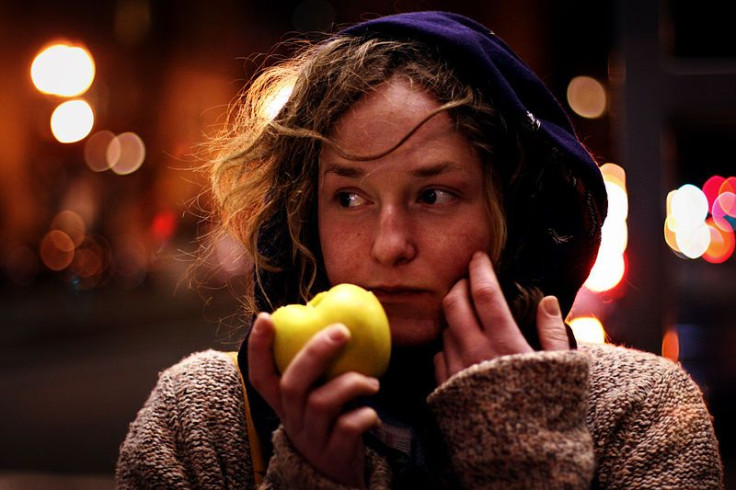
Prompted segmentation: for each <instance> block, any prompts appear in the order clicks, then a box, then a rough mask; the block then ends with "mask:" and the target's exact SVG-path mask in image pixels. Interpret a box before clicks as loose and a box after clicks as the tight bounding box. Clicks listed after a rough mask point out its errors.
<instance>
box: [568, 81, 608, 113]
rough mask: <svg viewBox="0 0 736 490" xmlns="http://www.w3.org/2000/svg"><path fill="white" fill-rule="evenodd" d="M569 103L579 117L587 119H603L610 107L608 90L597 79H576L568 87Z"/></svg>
mask: <svg viewBox="0 0 736 490" xmlns="http://www.w3.org/2000/svg"><path fill="white" fill-rule="evenodd" d="M567 103H568V104H569V105H570V108H571V109H572V110H573V112H575V113H576V114H577V115H579V116H582V117H585V118H587V119H595V118H598V117H601V116H602V115H603V113H604V112H605V111H606V107H607V105H608V95H607V93H606V88H605V87H604V86H603V84H601V83H600V82H599V81H598V80H596V79H595V78H591V77H587V76H579V77H575V78H573V79H572V80H570V83H569V84H568V86H567Z"/></svg>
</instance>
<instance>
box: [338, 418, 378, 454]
mask: <svg viewBox="0 0 736 490" xmlns="http://www.w3.org/2000/svg"><path fill="white" fill-rule="evenodd" d="M380 426H381V419H380V418H379V417H378V413H376V411H375V410H374V409H372V408H371V407H360V408H356V409H355V410H351V411H349V412H346V413H344V414H343V415H341V416H340V418H339V419H338V420H337V422H336V423H335V430H334V431H333V432H332V436H331V437H330V441H329V443H328V446H329V448H330V451H333V453H334V454H352V453H354V452H355V451H356V450H359V449H360V448H362V444H363V434H364V433H366V432H368V431H369V430H371V429H375V428H378V427H380Z"/></svg>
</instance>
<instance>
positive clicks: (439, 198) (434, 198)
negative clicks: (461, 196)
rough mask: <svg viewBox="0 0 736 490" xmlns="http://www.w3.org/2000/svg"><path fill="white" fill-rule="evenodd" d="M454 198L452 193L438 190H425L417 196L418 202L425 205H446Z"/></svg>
mask: <svg viewBox="0 0 736 490" xmlns="http://www.w3.org/2000/svg"><path fill="white" fill-rule="evenodd" d="M454 198H455V196H454V195H453V194H452V193H450V192H447V191H443V190H440V189H427V190H424V191H422V193H421V194H420V195H419V200H420V201H422V202H424V203H426V204H447V203H449V202H450V201H452V200H453V199H454Z"/></svg>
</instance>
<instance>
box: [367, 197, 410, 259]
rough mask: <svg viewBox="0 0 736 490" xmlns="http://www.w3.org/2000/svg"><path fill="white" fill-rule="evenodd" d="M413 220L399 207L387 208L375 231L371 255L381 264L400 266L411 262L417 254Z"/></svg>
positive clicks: (383, 210)
mask: <svg viewBox="0 0 736 490" xmlns="http://www.w3.org/2000/svg"><path fill="white" fill-rule="evenodd" d="M413 231H414V230H413V227H412V226H411V218H410V217H409V216H408V215H407V212H406V211H405V210H402V209H399V206H385V207H383V208H382V209H381V210H380V212H379V216H378V222H377V224H376V228H375V230H374V231H373V246H372V249H371V254H372V256H373V258H374V259H376V260H377V261H378V262H380V263H381V264H385V265H400V264H404V263H407V262H410V261H411V260H412V259H413V258H414V257H415V256H416V253H417V248H416V237H415V236H414V232H413Z"/></svg>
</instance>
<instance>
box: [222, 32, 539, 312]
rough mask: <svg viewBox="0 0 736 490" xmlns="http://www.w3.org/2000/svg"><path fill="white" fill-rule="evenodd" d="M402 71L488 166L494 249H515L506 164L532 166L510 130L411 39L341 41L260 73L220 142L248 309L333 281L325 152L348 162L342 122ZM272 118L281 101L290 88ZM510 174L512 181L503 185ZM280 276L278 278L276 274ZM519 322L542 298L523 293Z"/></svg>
mask: <svg viewBox="0 0 736 490" xmlns="http://www.w3.org/2000/svg"><path fill="white" fill-rule="evenodd" d="M394 76H399V77H402V78H404V79H406V80H408V81H409V82H410V83H411V84H413V85H415V86H416V87H418V88H419V89H421V90H424V91H426V92H428V93H429V94H431V95H432V96H434V97H435V98H436V99H437V101H438V102H439V104H440V107H439V109H438V110H437V111H434V112H433V113H431V114H428V115H427V118H425V120H424V121H423V122H421V123H419V124H418V125H417V127H416V128H414V130H412V131H411V132H410V133H409V134H407V135H405V136H404V139H403V140H402V141H401V142H399V143H398V144H397V145H395V146H394V147H392V148H386V150H385V151H383V152H382V153H381V155H385V154H387V153H389V152H390V151H393V150H394V149H395V148H396V147H398V146H399V145H400V144H401V143H402V142H403V141H405V140H406V139H407V138H408V137H410V136H411V134H412V133H413V131H415V130H416V129H418V128H419V127H420V126H421V125H422V124H423V123H424V122H426V121H427V120H429V118H431V117H432V116H433V115H435V114H436V113H438V112H440V111H446V112H447V113H448V114H449V115H450V116H451V118H452V119H453V121H454V123H455V125H456V127H457V129H458V130H459V131H460V132H461V133H462V134H463V135H464V136H465V137H467V138H468V140H469V141H470V142H471V143H472V144H473V145H474V146H475V147H476V148H477V150H478V152H479V155H480V156H481V158H482V161H483V162H484V166H483V167H484V169H483V172H484V187H485V191H486V194H487V200H486V201H487V205H488V212H489V214H490V216H491V222H492V226H493V227H494V230H492V233H491V236H493V237H494V239H495V241H494V243H493V244H492V246H491V249H490V250H488V252H489V254H490V256H491V258H492V260H493V262H494V264H498V262H499V261H500V258H501V253H502V251H503V249H504V245H505V242H506V235H507V233H506V222H505V216H504V209H503V196H502V188H503V186H502V185H501V177H500V176H499V170H498V169H500V168H507V169H512V170H510V171H508V172H507V173H510V174H513V172H515V171H516V170H515V169H518V168H519V162H520V161H521V160H523V158H522V156H521V153H520V151H519V147H518V145H517V144H516V141H515V138H514V137H513V136H511V135H510V134H509V130H508V128H507V127H506V123H505V121H504V119H503V118H502V117H501V115H500V114H498V112H497V111H496V110H495V108H494V106H493V105H492V103H491V101H489V100H487V99H486V98H485V97H484V95H483V94H482V93H481V92H480V90H478V89H477V88H474V87H472V86H471V85H470V84H468V83H466V82H464V81H463V80H462V78H461V77H460V76H459V75H458V74H457V73H456V72H455V71H454V70H453V69H452V68H451V67H449V66H448V65H447V63H446V62H444V61H442V59H441V57H440V56H439V55H438V54H437V53H433V52H432V50H431V49H430V48H429V47H428V46H426V45H423V44H417V43H414V42H411V41H395V40H385V39H369V38H365V39H364V38H359V37H354V36H347V35H337V36H334V37H331V38H329V39H328V40H327V41H325V42H323V43H319V44H315V45H310V46H307V47H305V48H302V49H301V50H300V51H299V52H298V53H297V54H296V55H295V56H293V57H292V58H290V59H289V60H288V61H285V62H283V63H281V64H278V65H276V66H273V67H270V68H268V69H266V70H265V71H263V72H262V73H261V74H260V75H259V76H258V77H257V78H256V79H255V80H254V81H253V83H251V84H250V86H249V87H248V88H247V90H245V91H244V93H243V94H242V95H241V98H240V99H239V101H238V103H237V105H236V107H235V111H234V112H233V113H232V116H233V118H232V121H231V122H232V124H230V125H229V128H228V130H227V132H226V133H224V134H222V135H221V136H220V137H219V138H218V139H217V140H216V141H215V144H216V150H217V154H218V157H217V158H216V159H215V160H214V162H213V163H212V165H211V168H210V178H211V183H212V189H213V192H214V196H215V202H216V211H217V214H218V215H219V221H220V223H221V230H222V232H224V233H229V234H230V235H232V236H234V237H235V238H236V239H238V240H240V241H241V242H242V243H243V244H244V246H245V248H246V250H247V252H248V254H249V256H250V259H251V260H252V262H253V265H254V285H253V289H252V291H250V292H249V293H248V295H247V296H248V297H246V298H245V303H246V308H247V309H248V312H250V313H254V312H256V311H257V310H258V309H263V308H266V307H270V308H274V307H277V306H280V305H282V304H286V303H289V302H296V301H306V300H307V299H309V298H310V297H311V296H312V295H313V294H314V293H315V292H317V291H318V290H321V289H323V288H325V287H326V286H327V284H326V283H325V282H326V279H325V274H324V270H323V265H322V261H321V253H320V245H319V238H318V236H317V231H316V230H317V226H316V225H317V215H316V193H317V178H318V168H319V156H320V150H321V148H322V145H330V146H331V147H332V148H333V149H334V150H335V151H337V152H339V153H341V154H342V155H343V156H347V157H348V158H353V159H356V160H369V159H374V158H378V157H379V156H381V155H350V154H347V153H346V152H345V151H344V150H343V149H341V148H339V146H337V145H336V144H335V143H334V142H333V141H331V140H330V139H329V138H328V136H327V135H328V134H329V133H330V130H331V128H332V127H333V126H334V124H335V123H336V121H337V120H338V119H339V117H340V116H341V115H342V114H343V113H344V112H345V111H346V110H347V109H348V108H349V107H351V106H352V105H353V104H355V103H356V102H357V101H358V100H359V99H360V98H361V97H363V96H364V95H365V94H366V93H368V92H370V91H373V90H376V88H377V87H379V86H380V84H381V83H383V82H386V81H387V80H388V79H389V78H391V77H394ZM289 90H290V94H289V95H288V100H287V101H286V102H285V104H283V106H282V107H280V109H278V112H277V114H273V112H275V109H274V104H276V103H278V102H277V101H278V100H279V98H281V97H284V94H285V93H289V92H288V91H289ZM508 178H510V177H509V176H508V175H507V176H506V177H504V179H503V180H504V181H507V180H508ZM274 278H276V279H274ZM515 296H517V299H516V300H515V301H516V302H517V303H519V301H520V303H519V304H518V305H517V306H516V307H515V306H514V304H513V303H514V302H512V305H511V306H512V310H519V311H516V312H515V313H517V319H519V317H523V316H525V315H526V313H525V311H526V310H528V309H529V305H527V303H530V302H531V303H533V305H534V307H536V301H538V299H539V298H537V297H536V296H539V295H535V294H531V295H530V294H528V293H525V292H523V291H522V292H521V294H516V295H515ZM534 298H536V299H534Z"/></svg>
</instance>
